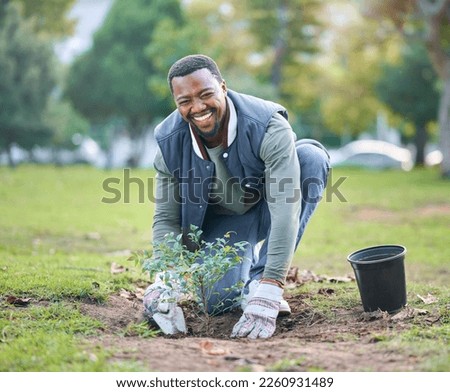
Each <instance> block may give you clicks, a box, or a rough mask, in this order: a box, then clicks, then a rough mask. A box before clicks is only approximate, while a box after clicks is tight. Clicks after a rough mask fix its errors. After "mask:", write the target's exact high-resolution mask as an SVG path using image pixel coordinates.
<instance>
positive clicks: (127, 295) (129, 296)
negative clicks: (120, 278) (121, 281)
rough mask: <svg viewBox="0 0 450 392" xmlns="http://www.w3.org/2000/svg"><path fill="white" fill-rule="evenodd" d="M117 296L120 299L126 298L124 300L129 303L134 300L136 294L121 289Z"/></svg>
mask: <svg viewBox="0 0 450 392" xmlns="http://www.w3.org/2000/svg"><path fill="white" fill-rule="evenodd" d="M119 295H120V296H121V297H123V298H126V299H128V300H130V301H132V300H134V299H135V298H136V294H134V293H132V292H130V291H127V290H125V289H121V290H120V292H119Z"/></svg>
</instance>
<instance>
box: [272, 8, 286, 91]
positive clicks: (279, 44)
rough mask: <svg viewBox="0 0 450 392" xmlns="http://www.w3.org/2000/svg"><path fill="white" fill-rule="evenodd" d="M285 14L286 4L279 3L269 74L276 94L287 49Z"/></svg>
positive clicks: (278, 89)
mask: <svg viewBox="0 0 450 392" xmlns="http://www.w3.org/2000/svg"><path fill="white" fill-rule="evenodd" d="M287 14H288V9H287V5H286V4H285V3H284V2H283V3H282V4H280V6H279V7H278V10H277V20H278V33H277V36H276V38H275V43H274V51H275V58H274V62H273V64H272V74H271V83H272V86H274V87H275V89H276V91H277V93H278V94H279V93H280V84H281V80H282V68H283V64H284V58H285V55H286V49H287V42H286V31H287Z"/></svg>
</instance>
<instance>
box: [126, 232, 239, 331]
mask: <svg viewBox="0 0 450 392" xmlns="http://www.w3.org/2000/svg"><path fill="white" fill-rule="evenodd" d="M190 229H191V232H190V233H189V234H188V236H189V240H190V241H192V243H194V244H195V245H196V249H197V250H195V251H190V250H188V249H187V248H186V246H185V245H183V244H182V235H181V234H180V235H177V236H175V235H174V234H173V233H170V234H167V235H166V236H165V237H164V240H163V241H161V242H159V243H157V244H154V246H153V252H152V251H140V252H135V253H134V254H133V256H132V257H131V259H134V261H135V262H136V263H137V264H140V265H141V267H142V270H143V271H145V272H147V273H149V275H150V279H152V280H154V279H155V278H156V277H158V278H159V279H161V280H162V282H163V283H164V284H165V285H166V286H167V287H168V288H169V289H170V290H174V291H177V292H178V293H180V294H181V295H182V296H183V297H184V298H186V299H190V300H193V301H194V302H195V304H196V305H197V307H198V312H197V313H198V314H197V316H199V317H200V318H201V319H202V320H203V321H204V326H205V329H206V331H207V333H209V331H210V316H214V315H216V314H218V313H220V312H221V311H222V310H223V309H224V308H229V307H231V306H232V304H233V302H235V301H236V300H237V299H238V298H239V297H238V296H237V297H236V296H235V297H234V298H232V294H233V292H235V291H236V290H241V289H242V286H243V282H238V283H237V284H235V285H233V286H232V287H229V288H227V289H226V292H227V293H229V295H228V296H225V298H221V300H220V301H219V302H218V303H217V304H216V305H215V306H214V308H213V309H208V303H209V301H210V299H211V297H212V296H213V295H217V294H218V293H217V292H215V291H214V286H215V284H216V283H217V282H219V281H220V280H221V279H222V278H223V277H224V276H225V274H226V273H227V272H228V271H230V270H231V269H232V268H235V267H236V266H238V265H239V264H240V263H242V261H243V256H242V254H243V253H244V251H245V248H246V246H247V245H248V242H245V241H241V242H237V243H235V244H233V245H230V244H229V241H228V239H229V238H230V237H231V235H232V233H231V232H228V233H226V234H225V235H224V237H223V238H216V240H215V241H214V242H205V241H204V240H202V239H201V236H202V233H203V232H202V230H200V229H199V228H198V227H196V226H191V228H190Z"/></svg>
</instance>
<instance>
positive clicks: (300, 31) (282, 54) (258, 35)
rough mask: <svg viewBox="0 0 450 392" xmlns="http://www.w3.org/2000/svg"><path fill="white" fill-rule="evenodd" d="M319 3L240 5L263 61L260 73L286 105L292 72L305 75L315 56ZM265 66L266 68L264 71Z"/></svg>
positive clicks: (254, 0)
mask: <svg viewBox="0 0 450 392" xmlns="http://www.w3.org/2000/svg"><path fill="white" fill-rule="evenodd" d="M323 3H324V2H323V1H321V0H276V1H270V2H267V1H265V0H248V1H245V2H243V6H244V7H245V8H244V10H245V15H246V18H247V20H248V22H247V23H249V30H250V32H251V33H252V34H253V36H254V37H255V48H254V49H253V50H254V52H259V54H260V55H261V56H262V57H263V58H264V61H263V66H262V67H261V68H260V70H259V71H263V72H264V73H265V75H266V77H267V78H268V80H269V81H270V83H271V84H272V86H274V88H275V90H276V91H277V92H278V95H279V96H280V97H281V98H282V100H283V101H284V102H285V103H286V104H287V103H289V101H290V100H291V98H292V95H293V94H294V95H297V94H298V93H299V92H298V91H296V92H293V91H292V81H293V80H292V69H294V72H295V74H297V75H299V74H302V73H307V72H308V70H307V69H308V68H307V67H308V65H309V63H310V60H311V58H312V57H313V56H314V55H315V54H316V53H317V52H318V44H319V37H320V34H321V32H322V25H321V23H320V20H319V18H318V16H319V14H320V12H321V10H322V5H323ZM267 65H268V67H267Z"/></svg>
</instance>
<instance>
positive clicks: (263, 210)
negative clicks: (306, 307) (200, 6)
mask: <svg viewBox="0 0 450 392" xmlns="http://www.w3.org/2000/svg"><path fill="white" fill-rule="evenodd" d="M296 150H297V156H298V159H299V162H300V169H301V170H300V172H301V175H300V184H301V187H302V203H301V204H302V205H301V213H300V217H299V220H300V222H299V230H298V234H297V240H296V244H295V248H296V249H297V246H298V244H299V243H300V240H301V238H302V236H303V233H304V232H305V229H306V225H307V224H308V221H309V219H310V218H311V216H312V214H313V212H314V210H315V209H316V207H317V205H318V203H319V201H320V199H321V197H322V194H323V191H324V189H325V187H326V184H327V178H328V171H329V167H330V164H329V155H328V153H327V151H326V150H325V148H324V147H323V146H322V145H321V144H320V143H319V142H317V141H315V140H311V139H302V140H300V141H298V142H297V143H296ZM202 230H203V235H204V237H203V239H204V240H205V241H207V242H209V241H211V242H212V241H214V240H215V239H216V238H222V237H223V236H224V234H225V233H227V232H229V231H231V232H234V233H236V234H234V235H232V236H231V238H230V241H229V243H230V244H232V243H235V242H239V241H247V242H248V243H249V246H248V247H247V250H246V252H245V254H244V255H243V256H244V262H243V263H241V264H240V265H238V266H237V267H235V268H233V269H232V270H230V271H228V272H227V274H226V275H225V276H224V278H223V279H222V280H221V281H219V282H218V283H217V284H216V285H215V287H214V289H213V293H214V294H212V295H211V297H210V299H209V303H208V311H209V312H210V313H221V312H223V311H226V310H229V309H231V307H232V306H233V304H234V303H235V301H233V300H234V299H235V298H236V297H237V296H238V295H240V291H239V292H238V291H236V292H229V291H228V290H226V289H227V288H229V287H231V286H233V285H235V284H236V283H238V282H239V281H241V282H243V283H245V288H244V290H245V289H246V287H247V286H248V283H249V282H251V281H252V280H254V279H260V278H261V277H262V274H263V272H264V267H265V265H266V262H267V245H268V241H266V239H267V237H268V235H269V232H270V213H269V208H268V204H267V202H266V200H264V199H261V200H260V201H259V202H258V203H257V204H256V205H255V206H254V207H252V208H251V209H250V210H249V211H247V212H246V213H245V214H243V215H218V214H214V213H213V212H212V211H208V212H207V214H206V217H205V221H204V224H203V227H202ZM261 241H263V243H262V246H261V247H260V250H259V252H257V251H256V249H257V248H256V245H257V244H258V243H259V242H261ZM255 248H256V249H255Z"/></svg>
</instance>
